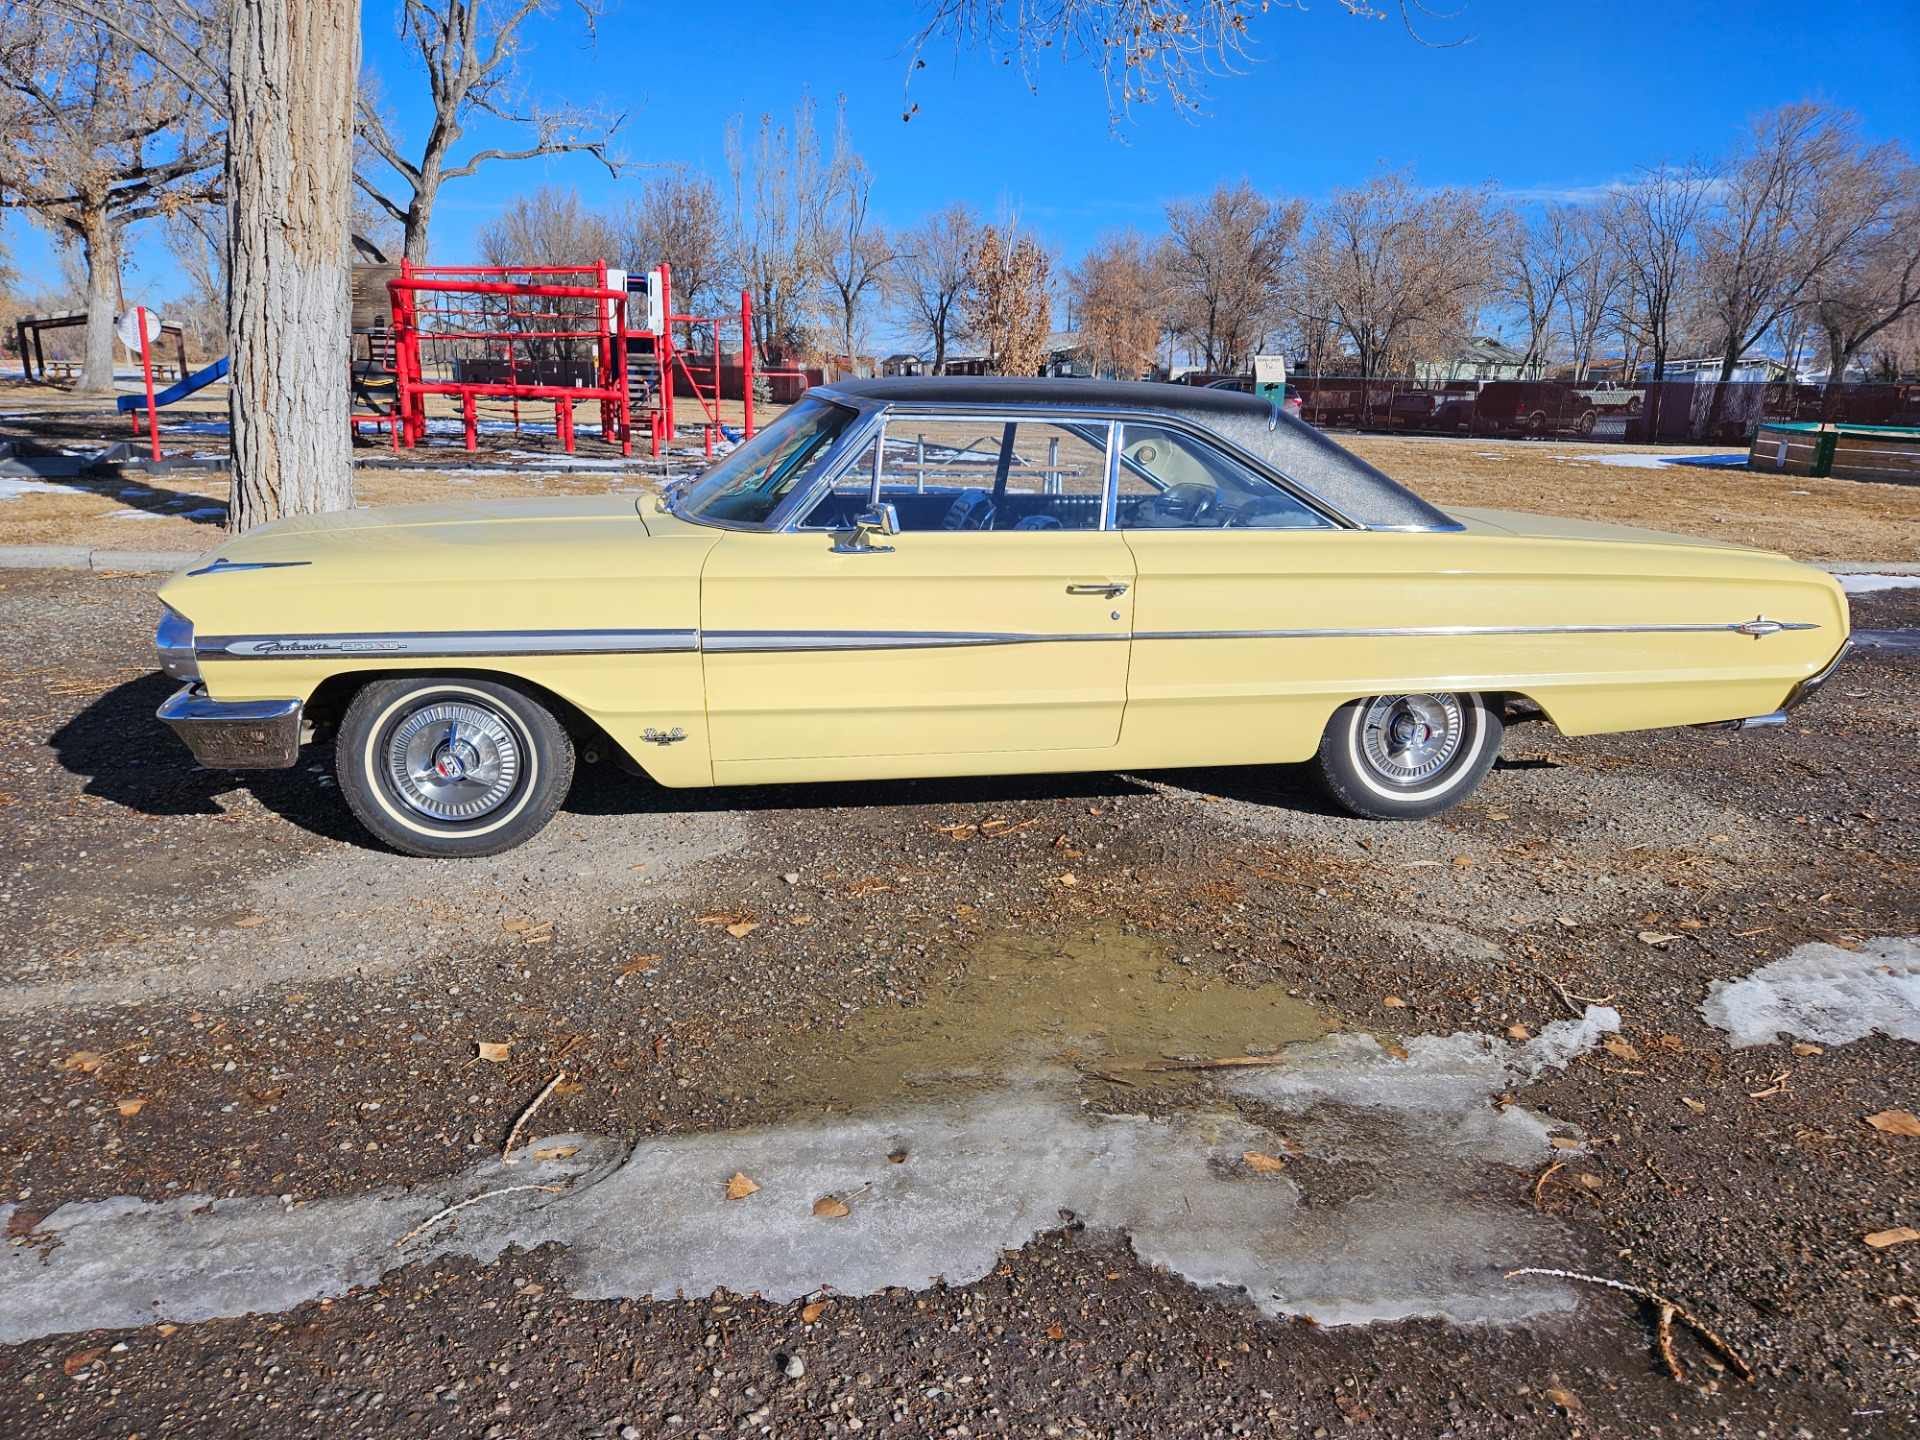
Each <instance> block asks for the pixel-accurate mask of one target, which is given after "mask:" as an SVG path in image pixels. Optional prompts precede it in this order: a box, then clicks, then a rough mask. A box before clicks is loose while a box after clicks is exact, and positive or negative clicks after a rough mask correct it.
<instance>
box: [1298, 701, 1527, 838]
mask: <svg viewBox="0 0 1920 1440" xmlns="http://www.w3.org/2000/svg"><path fill="white" fill-rule="evenodd" d="M1503 733H1504V727H1503V726H1502V725H1501V723H1500V714H1499V711H1498V710H1497V709H1495V708H1493V707H1492V706H1490V705H1489V704H1488V703H1487V700H1486V697H1485V696H1481V695H1374V696H1370V697H1368V698H1366V699H1363V700H1352V701H1349V702H1348V703H1347V704H1345V705H1342V706H1341V707H1340V708H1339V709H1338V710H1336V711H1334V713H1333V718H1332V719H1331V720H1329V721H1328V722H1327V731H1326V734H1325V735H1324V736H1322V737H1321V740H1320V753H1319V756H1318V759H1317V762H1316V763H1317V765H1318V769H1319V772H1320V781H1321V784H1322V785H1324V786H1325V787H1326V791H1327V794H1328V795H1329V796H1330V797H1331V798H1332V800H1333V801H1334V803H1335V804H1337V805H1339V806H1340V807H1341V808H1342V809H1343V810H1346V811H1348V812H1349V813H1351V814H1354V815H1359V816H1362V817H1364V818H1366V819H1369V820H1421V819H1425V818H1426V817H1427V816H1429V815H1438V814H1439V813H1440V812H1441V811H1443V810H1450V809H1452V808H1453V807H1454V806H1455V805H1458V804H1459V803H1460V802H1461V801H1462V800H1464V799H1466V798H1467V796H1469V795H1471V794H1472V793H1473V792H1474V790H1475V788H1476V787H1477V786H1478V785H1479V784H1480V781H1481V779H1482V778H1483V777H1484V776H1485V775H1486V773H1487V771H1488V770H1490V769H1492V768H1493V762H1494V759H1495V758H1496V757H1497V756H1498V755H1499V753H1500V740H1501V736H1502V734H1503Z"/></svg>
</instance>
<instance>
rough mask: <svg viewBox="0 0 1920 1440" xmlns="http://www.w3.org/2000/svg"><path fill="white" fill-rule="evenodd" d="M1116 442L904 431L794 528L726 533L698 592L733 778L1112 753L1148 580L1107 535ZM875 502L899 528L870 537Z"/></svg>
mask: <svg viewBox="0 0 1920 1440" xmlns="http://www.w3.org/2000/svg"><path fill="white" fill-rule="evenodd" d="M1109 430H1110V427H1109V426H1108V425H1107V424H1106V422H1104V421H1094V420H1088V421H1085V422H1079V421H1061V420H1054V419H1040V418H1034V417H1022V416H1018V415H1014V416H1000V415H969V414H953V413H945V414H931V415H911V414H910V415H901V414H895V415H891V416H889V417H888V418H887V420H886V422H885V426H884V430H883V431H882V432H881V433H878V434H876V435H875V436H874V438H873V440H872V441H871V443H869V444H868V445H867V446H866V447H865V448H864V450H862V451H861V452H860V453H859V454H858V455H857V456H856V457H855V458H854V460H853V462H852V463H851V464H850V465H848V466H847V467H846V468H845V469H844V470H843V471H842V473H841V474H840V476H839V477H837V478H836V479H835V480H834V481H833V483H832V485H831V487H830V488H829V489H827V490H826V491H825V492H824V493H822V494H821V495H820V496H819V498H818V500H817V501H813V502H809V504H810V508H809V509H808V510H807V512H806V514H805V516H804V518H803V519H802V520H801V521H800V522H799V525H798V527H797V528H795V529H792V530H788V531H782V532H750V531H736V532H730V533H728V534H726V535H725V536H723V537H722V538H721V540H720V541H719V543H718V544H716V545H715V546H714V548H713V550H712V551H711V552H710V553H709V555H708V558H707V563H706V567H705V570H704V573H703V577H702V586H701V627H702V641H701V644H702V654H703V661H702V663H703V667H704V670H705V676H706V687H707V709H708V727H709V733H710V735H711V737H712V746H713V758H714V776H715V779H716V780H719V781H723V782H724V781H740V780H764V779H808V778H834V777H852V776H886V775H909V774H926V775H932V774H943V773H968V772H972V771H977V770H981V769H989V768H992V769H1004V770H1016V769H1042V768H1054V767H1056V766H1057V767H1059V768H1067V767H1069V766H1071V765H1072V764H1074V763H1075V756H1076V755H1087V756H1097V755H1098V754H1099V753H1101V752H1106V751H1110V750H1111V749H1112V748H1113V746H1114V745H1115V743H1116V741H1117V740H1118V736H1119V730H1120V722H1121V716H1122V713H1123V710H1124V707H1125V704H1126V677H1127V658H1128V648H1129V645H1128V642H1129V637H1130V634H1131V629H1132V588H1133V581H1134V574H1133V555H1132V551H1131V550H1130V549H1129V548H1128V546H1127V544H1126V542H1125V541H1124V540H1123V539H1122V538H1121V537H1120V536H1119V535H1117V534H1115V533H1113V532H1112V531H1110V530H1108V529H1107V528H1105V526H1104V524H1103V521H1104V518H1105V508H1106V477H1107V468H1108V464H1109V455H1108V441H1109ZM876 503H878V504H884V505H887V506H890V507H892V513H893V514H894V515H895V516H897V520H898V532H897V533H895V534H891V535H885V534H870V535H867V536H865V537H864V538H861V539H858V540H856V539H855V538H854V536H853V534H852V525H853V521H854V518H855V516H856V515H858V514H861V513H863V512H865V511H867V510H868V509H869V508H870V507H871V506H873V505H875V504H876ZM983 757H993V758H991V759H987V758H983ZM1020 757H1027V758H1026V759H1024V760H1022V759H1021V758H1020ZM1094 763H1098V761H1097V760H1096V761H1095V762H1094Z"/></svg>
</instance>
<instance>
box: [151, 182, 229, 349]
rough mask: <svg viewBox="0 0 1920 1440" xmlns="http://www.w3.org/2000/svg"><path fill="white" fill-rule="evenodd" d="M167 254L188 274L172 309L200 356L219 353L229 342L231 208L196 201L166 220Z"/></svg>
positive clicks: (172, 317) (172, 315) (170, 315)
mask: <svg viewBox="0 0 1920 1440" xmlns="http://www.w3.org/2000/svg"><path fill="white" fill-rule="evenodd" d="M165 233H166V240H167V253H168V254H169V255H171V256H172V257H173V263H174V264H175V265H176V266H178V267H179V270H180V273H181V274H182V275H183V276H185V277H186V281H187V293H186V295H185V296H184V297H183V298H182V299H180V300H177V301H174V302H172V303H171V304H169V305H168V307H167V318H168V319H169V320H173V321H175V322H177V323H178V324H179V325H180V327H181V328H182V330H183V331H184V332H185V334H186V336H187V338H188V340H189V341H190V342H191V345H192V348H193V350H194V353H195V354H197V355H203V356H206V355H217V354H219V353H220V351H221V350H222V349H223V348H224V347H225V345H226V343H227V248H228V246H227V212H226V209H225V207H224V206H215V205H196V206H193V207H192V208H190V209H186V210H182V211H180V212H179V213H177V214H175V215H173V216H171V217H169V218H168V220H167V222H166V232H165Z"/></svg>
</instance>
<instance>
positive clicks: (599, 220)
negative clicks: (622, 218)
mask: <svg viewBox="0 0 1920 1440" xmlns="http://www.w3.org/2000/svg"><path fill="white" fill-rule="evenodd" d="M473 239H474V246H475V248H476V249H477V250H478V251H479V252H480V259H481V261H482V263H484V264H487V265H506V266H512V265H592V264H594V263H595V262H596V261H599V260H609V261H611V260H612V258H613V257H615V256H617V255H618V254H619V251H620V247H621V237H620V235H619V232H618V231H617V230H616V229H615V227H614V224H613V222H612V221H611V220H609V219H608V218H607V217H606V216H605V215H602V214H600V213H599V212H598V211H596V210H589V209H588V208H587V207H586V206H584V205H582V204H581V203H580V192H579V191H578V190H575V189H574V188H573V187H572V186H571V185H568V186H565V187H554V186H546V185H543V186H541V187H540V189H538V190H536V191H534V193H533V194H532V195H516V196H514V197H513V198H512V199H511V200H509V201H507V203H506V204H504V205H502V206H501V207H500V213H499V214H498V215H496V216H495V217H494V218H493V219H491V220H489V221H488V222H487V223H486V224H484V225H482V226H481V227H480V228H479V229H478V230H476V231H474V236H473Z"/></svg>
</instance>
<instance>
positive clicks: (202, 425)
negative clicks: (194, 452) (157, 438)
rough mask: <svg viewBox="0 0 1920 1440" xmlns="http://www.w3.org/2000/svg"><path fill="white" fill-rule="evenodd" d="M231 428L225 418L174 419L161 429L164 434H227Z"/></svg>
mask: <svg viewBox="0 0 1920 1440" xmlns="http://www.w3.org/2000/svg"><path fill="white" fill-rule="evenodd" d="M229 428H230V427H229V426H228V424H227V422H226V421H225V420H174V421H170V422H169V423H167V424H165V425H162V426H161V427H160V431H161V433H162V434H163V435H164V434H171V435H225V434H227V433H228V430H229Z"/></svg>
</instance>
